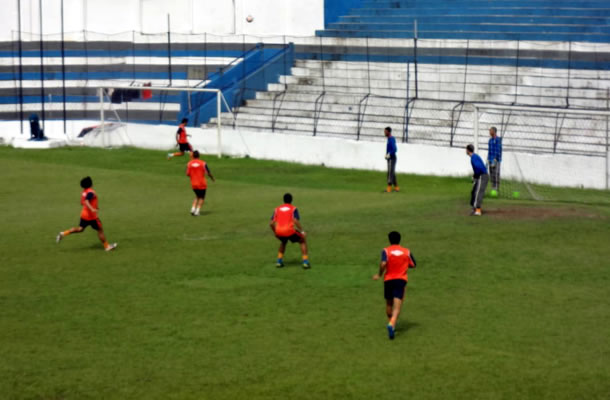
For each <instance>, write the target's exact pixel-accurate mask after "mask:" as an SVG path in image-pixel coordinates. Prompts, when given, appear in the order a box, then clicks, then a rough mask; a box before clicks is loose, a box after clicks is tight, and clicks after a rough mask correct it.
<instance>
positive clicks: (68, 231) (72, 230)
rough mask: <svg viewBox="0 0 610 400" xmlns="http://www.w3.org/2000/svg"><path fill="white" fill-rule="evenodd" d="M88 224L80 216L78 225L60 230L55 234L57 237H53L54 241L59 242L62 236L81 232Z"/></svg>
mask: <svg viewBox="0 0 610 400" xmlns="http://www.w3.org/2000/svg"><path fill="white" fill-rule="evenodd" d="M87 226H88V223H87V221H85V220H84V219H82V218H81V220H80V223H79V226H75V227H73V228H70V229H66V230H65V231H61V232H59V233H58V234H57V237H55V242H56V243H59V242H61V240H62V239H63V238H65V237H66V236H68V235H71V234H73V233H81V232H82V231H84V230H85V228H86V227H87Z"/></svg>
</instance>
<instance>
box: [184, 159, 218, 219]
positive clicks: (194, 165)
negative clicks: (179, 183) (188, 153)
mask: <svg viewBox="0 0 610 400" xmlns="http://www.w3.org/2000/svg"><path fill="white" fill-rule="evenodd" d="M206 174H208V176H209V177H210V178H211V179H212V181H213V182H216V179H214V175H212V173H211V172H210V168H209V167H208V164H207V163H206V162H205V161H203V160H200V159H199V152H198V151H197V150H195V151H194V152H193V159H192V160H191V161H189V162H188V164H187V165H186V176H188V177H189V178H191V187H192V188H193V192H195V200H193V206H192V207H191V215H192V216H193V217H196V216H198V215H199V210H200V209H201V206H202V205H203V201H204V200H205V192H206V189H207V187H208V183H207V181H206V179H205V175H206Z"/></svg>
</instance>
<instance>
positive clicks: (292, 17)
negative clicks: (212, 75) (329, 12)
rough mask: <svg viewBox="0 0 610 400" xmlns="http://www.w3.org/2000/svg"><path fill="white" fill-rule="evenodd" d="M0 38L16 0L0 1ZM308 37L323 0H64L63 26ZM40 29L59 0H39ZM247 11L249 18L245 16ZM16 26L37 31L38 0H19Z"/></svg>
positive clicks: (54, 21)
mask: <svg viewBox="0 0 610 400" xmlns="http://www.w3.org/2000/svg"><path fill="white" fill-rule="evenodd" d="M2 7H3V10H2V13H0V40H10V39H14V38H16V33H15V32H17V30H18V21H17V18H18V17H17V16H18V13H17V0H2ZM168 14H169V15H170V22H171V31H172V32H175V33H212V34H228V33H233V34H239V35H241V34H246V35H278V36H282V35H294V36H312V35H314V33H315V31H316V30H317V29H324V0H307V1H302V0H171V1H168V0H103V1H101V0H64V31H65V32H68V33H69V32H82V31H84V30H86V31H90V32H97V33H103V34H116V33H121V32H131V31H137V32H145V33H162V32H167V15H168ZM42 15H43V33H44V34H58V33H60V32H61V0H44V1H42ZM248 15H251V16H252V17H253V18H254V19H253V21H252V22H251V23H248V22H247V21H246V17H247V16H248ZM21 31H22V32H30V33H33V34H39V33H40V12H39V0H21Z"/></svg>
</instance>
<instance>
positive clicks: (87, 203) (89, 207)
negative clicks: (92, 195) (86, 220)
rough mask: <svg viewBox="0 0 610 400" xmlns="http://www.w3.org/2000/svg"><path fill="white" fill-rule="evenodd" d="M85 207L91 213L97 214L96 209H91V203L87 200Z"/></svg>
mask: <svg viewBox="0 0 610 400" xmlns="http://www.w3.org/2000/svg"><path fill="white" fill-rule="evenodd" d="M85 206H86V207H87V208H88V209H89V211H91V212H97V211H98V209H96V208H93V206H92V205H91V203H89V200H85Z"/></svg>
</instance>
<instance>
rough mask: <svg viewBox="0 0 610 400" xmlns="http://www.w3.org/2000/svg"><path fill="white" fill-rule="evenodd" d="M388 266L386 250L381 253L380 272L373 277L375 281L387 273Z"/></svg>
mask: <svg viewBox="0 0 610 400" xmlns="http://www.w3.org/2000/svg"><path fill="white" fill-rule="evenodd" d="M387 266H388V255H387V254H386V253H385V250H382V251H381V262H380V263H379V272H377V273H376V274H375V275H373V280H374V281H376V280H378V279H379V278H381V277H382V276H383V275H384V274H385V271H386V268H387Z"/></svg>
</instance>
